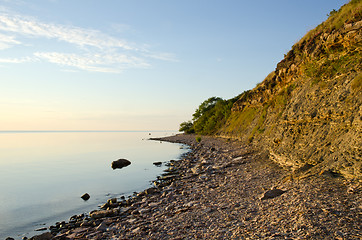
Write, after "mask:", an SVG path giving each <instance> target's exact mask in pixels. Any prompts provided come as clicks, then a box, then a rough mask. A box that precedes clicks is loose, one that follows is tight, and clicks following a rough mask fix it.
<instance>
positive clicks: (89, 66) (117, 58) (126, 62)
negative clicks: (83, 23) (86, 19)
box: [0, 10, 175, 73]
mask: <svg viewBox="0 0 362 240" xmlns="http://www.w3.org/2000/svg"><path fill="white" fill-rule="evenodd" d="M34 39H35V40H36V39H40V40H44V39H48V40H57V41H60V42H65V43H68V44H70V45H68V46H69V47H72V46H73V47H74V46H76V47H77V50H76V51H74V49H73V50H69V49H68V50H67V51H71V52H73V53H72V54H70V53H62V52H59V51H53V52H48V51H43V50H42V46H40V45H37V44H36V42H35V43H34ZM29 40H31V41H32V44H31V46H32V49H34V50H33V51H34V52H33V55H32V56H30V57H29V56H27V57H23V58H13V59H11V58H3V59H0V63H23V62H34V61H41V60H43V61H48V62H51V63H54V64H58V65H60V66H64V67H72V68H77V69H81V70H85V71H92V72H108V73H119V72H121V71H123V70H125V69H129V68H149V67H150V66H151V65H150V63H149V61H150V60H152V59H158V60H162V61H175V57H174V56H173V55H172V54H169V53H150V51H149V50H148V49H145V48H144V47H141V48H138V47H137V46H136V44H134V43H130V42H128V41H126V40H124V39H119V38H116V37H113V36H110V35H107V34H104V33H103V32H101V31H99V30H95V29H88V28H81V27H75V26H69V25H61V24H54V23H44V22H41V21H39V20H38V19H36V18H34V17H29V16H21V15H18V14H10V13H9V12H4V11H2V12H1V10H0V50H4V49H9V48H12V47H14V46H15V45H22V46H25V47H28V46H29ZM25 42H27V44H25ZM53 44H55V45H54V48H55V49H56V48H59V47H62V49H63V50H62V51H64V49H66V48H64V46H60V45H59V43H57V42H53ZM70 49H71V48H70Z"/></svg>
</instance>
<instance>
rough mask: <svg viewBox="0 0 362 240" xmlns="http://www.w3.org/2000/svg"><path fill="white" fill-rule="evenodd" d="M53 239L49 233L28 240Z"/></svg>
mask: <svg viewBox="0 0 362 240" xmlns="http://www.w3.org/2000/svg"><path fill="white" fill-rule="evenodd" d="M52 238H53V235H52V234H51V233H50V232H46V233H43V234H40V235H36V236H34V237H32V238H30V240H50V239H52Z"/></svg>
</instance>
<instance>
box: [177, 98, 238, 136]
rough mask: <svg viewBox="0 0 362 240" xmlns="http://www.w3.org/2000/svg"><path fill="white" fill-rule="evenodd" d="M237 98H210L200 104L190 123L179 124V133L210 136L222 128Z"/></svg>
mask: <svg viewBox="0 0 362 240" xmlns="http://www.w3.org/2000/svg"><path fill="white" fill-rule="evenodd" d="M237 99H238V97H235V98H232V99H230V100H223V99H222V98H219V97H211V98H209V99H207V100H205V101H204V102H202V103H201V104H200V106H199V107H198V108H197V109H196V111H195V113H194V114H193V115H192V116H193V119H192V121H187V122H183V123H181V124H180V129H179V130H180V131H182V132H185V133H197V134H201V135H212V134H215V133H216V132H217V130H218V129H219V128H220V127H222V126H223V125H224V124H225V122H226V120H227V119H228V118H229V116H230V114H231V108H232V106H233V104H234V102H235V101H236V100H237Z"/></svg>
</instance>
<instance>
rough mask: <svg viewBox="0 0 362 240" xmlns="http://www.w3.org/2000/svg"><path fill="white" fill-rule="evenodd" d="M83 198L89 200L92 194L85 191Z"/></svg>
mask: <svg viewBox="0 0 362 240" xmlns="http://www.w3.org/2000/svg"><path fill="white" fill-rule="evenodd" d="M81 198H82V199H83V200H84V201H87V200H88V199H90V196H89V194H88V193H84V194H83V195H82V196H81Z"/></svg>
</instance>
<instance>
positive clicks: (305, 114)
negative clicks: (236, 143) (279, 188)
mask: <svg viewBox="0 0 362 240" xmlns="http://www.w3.org/2000/svg"><path fill="white" fill-rule="evenodd" d="M352 2H353V3H352ZM352 2H350V3H349V4H347V5H345V6H343V7H342V8H341V9H340V10H339V11H338V12H336V13H334V14H333V15H332V16H330V18H329V19H328V20H327V21H326V22H324V23H323V24H321V25H320V26H318V27H317V28H316V29H314V30H312V31H311V32H309V33H308V34H307V35H306V36H305V37H304V38H303V39H301V40H300V41H299V42H298V43H297V44H295V45H294V46H293V47H292V50H291V51H289V53H288V54H287V55H286V56H285V58H284V59H283V60H282V61H281V62H280V63H279V64H278V65H277V67H276V69H275V71H274V72H272V73H271V74H269V75H268V76H267V77H266V79H265V80H264V81H263V82H262V83H260V84H259V85H258V86H256V87H255V88H254V89H252V90H250V91H247V92H245V93H244V94H243V95H242V96H241V97H240V99H239V100H238V101H236V102H235V104H234V105H233V108H232V114H231V117H230V118H229V119H228V122H227V124H226V125H225V126H224V127H223V128H222V129H221V130H220V131H219V135H221V136H226V137H236V138H239V139H242V140H245V141H249V142H251V143H253V144H255V146H257V147H259V148H261V149H262V150H264V151H267V152H268V153H269V155H270V157H271V158H272V159H273V160H274V161H276V162H277V163H279V164H281V165H283V166H285V167H288V168H291V169H292V170H293V171H295V172H296V173H298V172H309V173H318V174H322V173H328V174H332V175H343V176H344V177H346V178H349V179H358V180H362V161H361V156H362V149H361V147H362V141H361V132H362V131H361V130H362V105H361V102H362V73H361V47H362V42H361V39H362V17H361V12H362V8H361V5H362V4H361V1H352ZM352 4H353V6H351V5H352Z"/></svg>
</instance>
